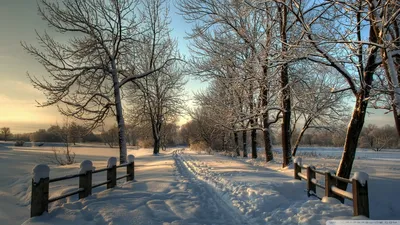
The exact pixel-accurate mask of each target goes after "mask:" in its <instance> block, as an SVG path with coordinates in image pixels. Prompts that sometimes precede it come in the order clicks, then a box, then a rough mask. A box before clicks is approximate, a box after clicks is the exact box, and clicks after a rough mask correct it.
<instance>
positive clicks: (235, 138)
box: [233, 131, 240, 156]
mask: <svg viewBox="0 0 400 225" xmlns="http://www.w3.org/2000/svg"><path fill="white" fill-rule="evenodd" d="M233 139H234V141H235V150H236V156H240V150H239V135H238V133H237V132H236V131H235V132H233Z"/></svg>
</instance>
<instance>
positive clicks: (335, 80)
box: [179, 0, 400, 189]
mask: <svg viewBox="0 0 400 225" xmlns="http://www.w3.org/2000/svg"><path fill="white" fill-rule="evenodd" d="M179 8H180V10H181V12H182V14H183V16H184V17H185V19H186V20H187V21H189V22H193V23H194V26H193V29H192V32H191V34H190V38H191V40H192V45H191V48H192V50H193V52H194V57H193V59H192V60H191V65H192V70H193V71H195V73H196V75H197V76H198V77H200V79H203V80H207V81H209V82H210V83H211V85H210V88H209V89H208V90H207V91H205V92H203V93H199V94H198V95H197V101H198V103H199V105H200V107H198V108H197V109H195V110H194V112H192V116H193V118H194V122H193V124H196V126H197V128H198V129H199V130H202V132H200V136H201V137H202V139H203V140H204V141H206V142H209V140H210V137H216V138H218V139H220V140H221V143H222V144H224V143H225V140H226V139H227V138H231V139H232V140H233V143H234V145H233V146H234V148H235V149H236V152H237V154H238V155H239V154H240V152H239V150H238V149H239V147H240V146H241V147H242V149H243V156H245V157H246V156H247V148H246V141H245V140H247V137H246V135H247V133H248V132H249V133H250V137H251V138H250V143H251V151H252V157H254V158H256V157H257V151H256V146H257V143H256V140H257V130H261V131H262V132H263V140H264V146H265V154H266V159H267V161H270V160H272V159H273V155H272V152H271V146H272V145H271V139H272V138H271V127H272V126H273V125H274V124H275V123H277V122H280V123H281V124H280V137H281V145H282V151H283V166H287V165H288V164H289V163H290V162H291V157H292V155H295V154H296V148H297V145H298V143H300V142H301V139H302V137H304V135H305V134H306V131H307V130H309V129H311V128H313V129H329V127H331V124H340V123H343V122H345V121H343V120H346V118H348V119H347V121H346V122H347V123H348V126H347V130H346V133H345V135H344V142H343V149H344V151H343V155H342V159H341V161H340V164H339V166H338V170H337V173H336V175H338V176H341V177H346V178H349V176H350V172H351V169H352V165H353V161H354V157H355V152H356V149H357V145H358V142H359V139H360V135H361V132H362V128H363V126H364V121H365V115H366V113H367V109H368V107H370V106H372V107H376V108H383V109H387V110H390V111H392V112H393V115H394V119H395V124H396V128H397V131H398V132H399V131H400V126H399V125H400V124H399V110H398V107H399V106H400V104H399V103H400V101H399V100H400V98H399V96H400V89H399V82H398V80H399V64H400V55H399V50H400V49H399V48H400V41H399V37H400V36H399V35H400V26H399V23H400V17H399V14H400V5H399V3H398V1H395V0H387V1H372V0H371V1H362V0H352V1H312V0H309V1H297V0H284V1H282V0H279V1H278V0H277V1H275V0H271V1H256V0H249V1H229V0H222V1H221V0H181V1H179ZM349 100H351V101H349ZM346 102H354V107H353V112H352V113H351V114H350V113H348V112H349V110H348V109H347V107H346V105H347V104H348V103H347V104H346ZM300 126H301V128H300V132H299V133H298V137H297V138H295V139H296V140H298V141H296V142H294V144H293V147H292V143H291V140H292V139H293V135H294V134H295V132H294V131H296V130H297V128H298V127H300ZM203 131H205V132H203ZM240 133H241V135H242V138H241V139H242V140H243V143H242V144H239V143H238V140H239V134H240ZM399 134H400V132H399ZM340 187H341V188H343V189H345V187H344V186H340Z"/></svg>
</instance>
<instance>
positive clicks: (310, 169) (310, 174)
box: [307, 166, 317, 197]
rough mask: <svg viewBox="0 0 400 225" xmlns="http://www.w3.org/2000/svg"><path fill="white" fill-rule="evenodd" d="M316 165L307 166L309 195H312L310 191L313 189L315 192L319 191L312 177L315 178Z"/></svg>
mask: <svg viewBox="0 0 400 225" xmlns="http://www.w3.org/2000/svg"><path fill="white" fill-rule="evenodd" d="M313 169H314V170H315V167H313V166H308V167H307V195H308V197H310V191H313V192H314V194H316V193H317V189H316V188H317V187H316V185H315V184H314V183H313V182H312V179H315V171H314V170H313Z"/></svg>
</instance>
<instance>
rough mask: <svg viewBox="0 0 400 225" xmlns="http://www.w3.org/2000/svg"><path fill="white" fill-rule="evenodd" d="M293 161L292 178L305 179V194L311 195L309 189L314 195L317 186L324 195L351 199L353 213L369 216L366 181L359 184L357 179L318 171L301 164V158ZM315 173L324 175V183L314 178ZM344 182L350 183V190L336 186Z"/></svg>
mask: <svg viewBox="0 0 400 225" xmlns="http://www.w3.org/2000/svg"><path fill="white" fill-rule="evenodd" d="M297 159H298V160H297V161H295V163H294V178H295V179H297V180H301V179H303V180H306V182H307V194H308V196H310V195H311V193H310V192H311V191H312V192H314V194H315V195H316V194H317V192H316V189H317V187H320V188H322V189H324V190H325V196H326V197H333V198H336V199H338V200H340V201H341V202H342V203H344V199H348V200H352V201H353V215H354V216H359V215H363V216H366V217H368V218H369V201H368V181H366V180H365V183H363V184H361V183H360V181H359V180H357V179H351V180H350V179H345V178H343V177H338V176H335V175H333V174H331V173H330V172H326V171H318V170H316V169H315V167H313V166H309V165H302V164H301V159H299V158H297ZM302 169H305V170H306V174H304V173H302ZM316 174H319V175H322V176H325V183H324V184H320V183H319V182H318V180H317V179H316ZM340 182H344V183H347V184H351V185H352V192H347V191H343V190H342V189H339V188H338V184H339V183H340Z"/></svg>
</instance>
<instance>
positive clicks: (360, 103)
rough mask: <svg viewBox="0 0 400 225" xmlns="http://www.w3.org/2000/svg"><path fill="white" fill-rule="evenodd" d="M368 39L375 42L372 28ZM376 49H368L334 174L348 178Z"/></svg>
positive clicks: (344, 188)
mask: <svg viewBox="0 0 400 225" xmlns="http://www.w3.org/2000/svg"><path fill="white" fill-rule="evenodd" d="M369 41H370V42H371V43H376V42H377V34H376V33H375V31H374V30H373V29H372V28H370V32H369ZM377 51H378V48H377V47H370V49H369V52H370V53H369V55H368V59H367V62H366V66H365V70H364V74H362V76H363V80H362V81H363V82H362V84H361V85H362V86H361V87H360V90H359V91H358V93H357V94H356V105H355V107H354V110H353V114H352V116H351V119H350V122H349V125H348V127H347V134H346V139H345V143H344V149H343V154H342V159H341V160H340V163H339V166H338V169H337V171H336V176H339V177H344V178H347V179H348V178H350V173H351V169H352V167H353V162H354V157H355V155H356V150H357V144H358V139H359V137H360V134H361V130H362V128H363V126H364V119H365V115H366V113H367V106H368V99H369V94H370V91H371V86H372V81H373V75H374V72H375V69H376V67H377V64H376V57H377ZM337 186H338V188H340V189H342V190H346V189H347V183H344V182H339V183H338V184H337Z"/></svg>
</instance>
